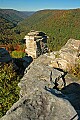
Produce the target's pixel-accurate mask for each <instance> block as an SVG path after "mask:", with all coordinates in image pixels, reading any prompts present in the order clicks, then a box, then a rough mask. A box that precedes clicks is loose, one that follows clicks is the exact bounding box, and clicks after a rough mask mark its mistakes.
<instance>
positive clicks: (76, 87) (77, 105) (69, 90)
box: [45, 82, 80, 120]
mask: <svg viewBox="0 0 80 120" xmlns="http://www.w3.org/2000/svg"><path fill="white" fill-rule="evenodd" d="M45 90H46V91H48V92H50V93H51V94H53V95H55V96H57V97H59V98H63V99H66V100H68V101H69V102H70V103H71V105H72V106H73V107H74V109H75V111H76V112H77V114H76V115H74V116H73V117H72V118H71V119H70V120H80V84H78V83H75V82H74V83H71V84H69V85H67V86H65V87H64V88H62V89H61V90H58V89H54V88H48V87H46V86H45ZM77 116H78V119H76V117H77Z"/></svg>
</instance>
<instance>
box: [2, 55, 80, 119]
mask: <svg viewBox="0 0 80 120" xmlns="http://www.w3.org/2000/svg"><path fill="white" fill-rule="evenodd" d="M50 60H51V59H49V58H48V57H47V56H45V55H44V56H40V57H39V58H38V59H37V60H35V61H34V62H33V63H31V65H30V66H29V67H28V68H27V69H26V70H25V75H24V77H23V78H22V80H21V82H20V83H19V84H18V85H19V87H20V88H21V91H20V99H19V100H18V101H17V102H16V103H15V104H14V105H13V106H12V107H11V109H10V110H9V111H7V113H6V115H5V116H3V117H2V118H1V119H0V120H79V116H78V114H77V112H76V111H75V109H74V108H73V106H72V105H71V103H70V102H69V101H68V100H67V96H66V95H64V94H62V93H61V92H60V91H58V90H56V89H53V87H54V80H55V79H56V78H59V77H60V78H61V76H62V75H64V72H62V71H59V70H57V69H53V68H52V67H50V66H49V65H48V64H49V62H50ZM50 81H52V82H53V84H51V82H50ZM61 81H62V80H61Z"/></svg>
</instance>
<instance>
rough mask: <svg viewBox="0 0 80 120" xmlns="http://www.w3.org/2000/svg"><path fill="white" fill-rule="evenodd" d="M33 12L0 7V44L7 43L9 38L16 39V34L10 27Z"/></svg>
mask: <svg viewBox="0 0 80 120" xmlns="http://www.w3.org/2000/svg"><path fill="white" fill-rule="evenodd" d="M33 13H34V12H26V11H24V12H23V11H22V12H21V11H16V10H13V9H0V44H4V43H8V42H9V40H10V41H13V40H16V39H17V38H16V36H17V35H15V34H14V32H13V30H12V28H14V27H16V26H17V24H18V23H19V22H20V21H22V20H24V19H25V18H27V17H28V16H30V15H32V14H33ZM18 33H19V32H18Z"/></svg>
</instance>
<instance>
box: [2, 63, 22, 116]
mask: <svg viewBox="0 0 80 120" xmlns="http://www.w3.org/2000/svg"><path fill="white" fill-rule="evenodd" d="M19 81H20V77H19V76H17V74H16V72H15V71H14V70H13V65H12V64H4V65H0V117H1V116H3V115H4V114H5V113H6V112H7V110H8V109H10V107H11V106H12V105H13V103H15V102H16V101H17V100H18V99H19V88H18V86H17V84H18V83H19Z"/></svg>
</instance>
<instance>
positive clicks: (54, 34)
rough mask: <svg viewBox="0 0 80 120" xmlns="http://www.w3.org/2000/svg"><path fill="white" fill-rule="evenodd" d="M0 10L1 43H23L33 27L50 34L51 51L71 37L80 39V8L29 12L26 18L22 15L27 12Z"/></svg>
mask: <svg viewBox="0 0 80 120" xmlns="http://www.w3.org/2000/svg"><path fill="white" fill-rule="evenodd" d="M0 11H1V12H0V33H1V34H0V44H5V43H19V44H22V41H23V40H22V39H23V38H24V36H25V35H26V34H27V33H28V32H29V31H30V30H32V29H33V30H38V31H39V30H40V31H43V32H45V33H46V34H47V35H48V36H49V39H48V46H49V48H50V50H51V51H53V50H59V49H60V48H61V47H62V46H63V45H64V44H65V43H66V42H67V40H68V39H69V38H74V39H80V9H72V10H41V11H37V12H35V13H34V12H30V14H29V12H28V13H27V14H29V15H30V16H28V17H27V18H26V19H24V17H22V16H26V15H25V14H26V12H21V13H23V14H21V13H20V12H19V11H15V10H11V11H12V12H11V11H10V10H7V11H4V10H1V9H0ZM14 13H15V14H14ZM33 13H34V14H33ZM32 14H33V15H32ZM17 15H18V16H17ZM23 19H24V20H23Z"/></svg>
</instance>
